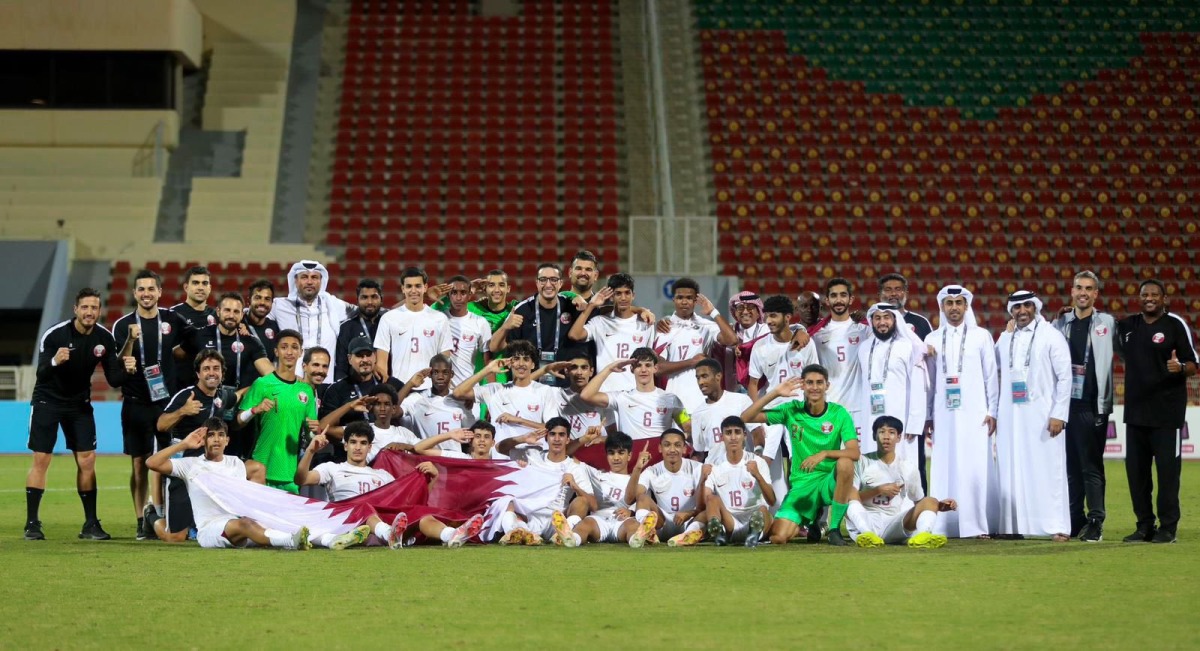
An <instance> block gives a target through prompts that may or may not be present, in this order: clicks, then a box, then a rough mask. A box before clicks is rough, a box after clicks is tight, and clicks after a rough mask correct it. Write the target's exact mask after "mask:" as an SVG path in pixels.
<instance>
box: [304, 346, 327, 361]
mask: <svg viewBox="0 0 1200 651" xmlns="http://www.w3.org/2000/svg"><path fill="white" fill-rule="evenodd" d="M317 353H325V356H326V357H328V358H329V361H330V362H332V361H333V355H330V354H329V349H328V348H326V347H324V346H313V347H312V348H309V349H308V350H306V351H304V357H302V358H300V363H301V364H308V363H309V362H311V361H312V358H313V355H316V354H317Z"/></svg>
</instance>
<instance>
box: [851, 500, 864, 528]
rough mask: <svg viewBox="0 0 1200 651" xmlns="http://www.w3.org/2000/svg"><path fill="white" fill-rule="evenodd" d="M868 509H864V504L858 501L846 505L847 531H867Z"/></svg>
mask: <svg viewBox="0 0 1200 651" xmlns="http://www.w3.org/2000/svg"><path fill="white" fill-rule="evenodd" d="M867 520H868V518H867V509H866V508H864V507H863V505H862V502H860V501H858V500H850V503H849V504H847V505H846V529H854V530H856V531H860V532H865V531H867Z"/></svg>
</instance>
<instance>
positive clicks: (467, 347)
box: [448, 312, 492, 384]
mask: <svg viewBox="0 0 1200 651" xmlns="http://www.w3.org/2000/svg"><path fill="white" fill-rule="evenodd" d="M448 321H449V324H448V327H449V334H450V350H451V351H452V353H453V355H454V357H453V364H454V378H453V380H452V382H453V383H454V384H460V383H462V381H463V380H466V379H467V378H469V377H471V376H472V375H475V356H476V355H477V354H479V353H482V352H486V351H487V345H488V342H489V341H491V339H492V326H491V325H489V324H488V322H487V319H484V318H483V317H481V316H479V315H478V314H475V313H473V312H467V314H466V315H465V316H451V317H448Z"/></svg>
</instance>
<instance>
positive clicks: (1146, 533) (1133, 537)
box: [1121, 529, 1154, 543]
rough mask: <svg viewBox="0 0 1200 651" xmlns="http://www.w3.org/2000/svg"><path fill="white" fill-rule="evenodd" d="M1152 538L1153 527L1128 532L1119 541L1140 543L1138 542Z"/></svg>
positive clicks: (1148, 540)
mask: <svg viewBox="0 0 1200 651" xmlns="http://www.w3.org/2000/svg"><path fill="white" fill-rule="evenodd" d="M1153 539H1154V530H1153V529H1138V530H1137V531H1135V532H1133V533H1131V534H1129V535H1128V536H1125V538H1123V539H1122V541H1121V542H1127V543H1140V542H1150V541H1151V540H1153Z"/></svg>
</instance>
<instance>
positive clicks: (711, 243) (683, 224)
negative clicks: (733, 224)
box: [629, 217, 720, 276]
mask: <svg viewBox="0 0 1200 651" xmlns="http://www.w3.org/2000/svg"><path fill="white" fill-rule="evenodd" d="M629 268H630V272H631V273H634V274H687V275H693V276H713V275H717V274H718V273H720V270H719V269H718V265H717V218H716V217H630V218H629Z"/></svg>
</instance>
